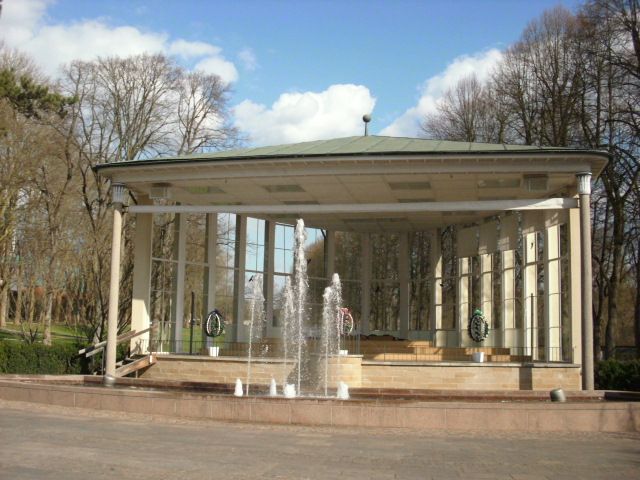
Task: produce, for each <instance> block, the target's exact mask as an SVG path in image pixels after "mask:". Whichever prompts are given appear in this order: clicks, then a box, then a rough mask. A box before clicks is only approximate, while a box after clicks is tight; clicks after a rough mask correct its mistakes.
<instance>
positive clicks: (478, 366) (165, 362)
mask: <svg viewBox="0 0 640 480" xmlns="http://www.w3.org/2000/svg"><path fill="white" fill-rule="evenodd" d="M338 365H339V372H340V373H339V374H337V373H336V372H338ZM316 374H317V375H318V378H323V376H324V374H323V372H322V371H320V372H316ZM285 375H286V376H287V377H288V382H289V383H295V378H296V376H297V373H296V372H295V371H294V366H293V364H291V363H287V364H285V363H284V361H282V360H281V359H256V360H255V361H254V362H252V365H251V383H252V384H256V385H268V384H269V382H270V381H271V379H272V378H274V379H275V380H276V382H277V383H278V384H279V385H280V384H281V383H282V381H283V379H284V378H285ZM141 377H143V378H148V379H153V380H184V381H198V382H213V383H226V384H233V383H235V381H236V379H237V378H240V379H241V380H242V381H243V382H245V381H246V380H245V379H246V378H247V362H246V359H244V358H230V357H190V356H180V355H170V356H157V363H156V364H155V365H153V366H151V367H150V368H149V369H147V370H146V371H145V372H143V373H142V374H141ZM338 380H342V381H344V382H346V383H347V384H348V385H349V386H350V387H353V388H360V387H365V388H397V389H425V390H551V389H554V388H564V389H565V390H580V388H581V377H580V367H579V366H578V365H566V364H524V365H523V364H518V363H511V364H496V363H471V362H449V363H444V362H420V363H406V362H405V363H401V362H374V361H363V360H362V357H361V356H359V355H349V356H346V357H339V358H338V357H335V358H332V359H330V362H329V384H330V385H332V386H334V387H335V385H336V384H337V382H338Z"/></svg>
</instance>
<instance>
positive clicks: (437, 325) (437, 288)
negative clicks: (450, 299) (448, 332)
mask: <svg viewBox="0 0 640 480" xmlns="http://www.w3.org/2000/svg"><path fill="white" fill-rule="evenodd" d="M441 238H442V236H441V232H440V230H437V231H435V232H434V233H433V234H432V235H431V268H432V272H431V312H430V313H431V332H432V335H431V336H432V338H433V346H434V347H437V346H446V342H445V341H439V339H438V331H439V330H440V329H442V246H441V245H440V242H441Z"/></svg>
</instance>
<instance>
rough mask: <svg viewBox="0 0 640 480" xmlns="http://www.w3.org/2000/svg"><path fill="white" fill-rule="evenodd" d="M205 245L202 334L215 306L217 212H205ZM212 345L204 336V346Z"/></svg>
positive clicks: (208, 338)
mask: <svg viewBox="0 0 640 480" xmlns="http://www.w3.org/2000/svg"><path fill="white" fill-rule="evenodd" d="M206 228H207V235H206V237H207V245H206V249H207V250H206V262H207V279H206V280H207V281H206V282H205V288H206V294H207V306H206V312H202V313H203V315H202V318H203V322H202V331H203V334H202V335H203V338H205V335H204V320H205V319H206V318H207V317H206V316H207V315H208V313H209V312H210V311H212V310H213V309H214V308H216V259H217V257H218V214H217V213H209V214H207V224H206ZM212 345H213V339H212V338H211V337H206V346H207V347H210V346H212Z"/></svg>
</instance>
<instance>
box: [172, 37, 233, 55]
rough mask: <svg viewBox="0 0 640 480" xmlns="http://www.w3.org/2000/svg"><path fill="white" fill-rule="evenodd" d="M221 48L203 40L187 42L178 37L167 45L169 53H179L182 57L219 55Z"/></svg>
mask: <svg viewBox="0 0 640 480" xmlns="http://www.w3.org/2000/svg"><path fill="white" fill-rule="evenodd" d="M221 51H222V49H221V48H220V47H216V46H215V45H211V44H210V43H205V42H189V41H187V40H183V39H179V40H176V41H175V42H172V43H171V45H169V49H168V53H169V55H180V56H181V57H184V58H193V57H203V56H205V55H219V54H220V52H221Z"/></svg>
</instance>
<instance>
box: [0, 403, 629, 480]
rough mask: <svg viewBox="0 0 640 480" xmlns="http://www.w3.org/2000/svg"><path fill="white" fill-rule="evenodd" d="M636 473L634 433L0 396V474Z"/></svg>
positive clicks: (62, 478)
mask: <svg viewBox="0 0 640 480" xmlns="http://www.w3.org/2000/svg"><path fill="white" fill-rule="evenodd" d="M102 478H109V479H129V478H135V479H140V480H146V479H154V480H160V479H333V480H344V479H432V478H433V479H461V478H464V479H468V480H477V479H512V480H513V479H522V480H524V479H527V480H534V479H549V480H551V479H553V480H560V479H572V480H573V479H615V480H622V479H640V436H639V435H636V434H629V435H621V434H575V433H573V434H557V433H554V434H530V433H529V434H527V433H521V434H519V433H508V434H483V433H481V432H469V433H446V432H442V431H433V432H414V431H407V430H401V429H394V430H389V429H353V428H349V429H346V428H344V429H337V428H326V427H321V428H315V427H296V426H281V425H252V424H233V423H222V422H212V421H203V422H198V421H190V420H181V419H170V418H164V417H151V416H150V415H134V414H120V413H115V412H104V411H92V410H82V409H73V408H65V407H57V406H49V405H39V404H29V403H22V402H9V401H2V400H0V479H7V480H8V479H11V480H14V479H16V480H18V479H38V480H42V479H56V480H74V479H82V480H92V479H102Z"/></svg>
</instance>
